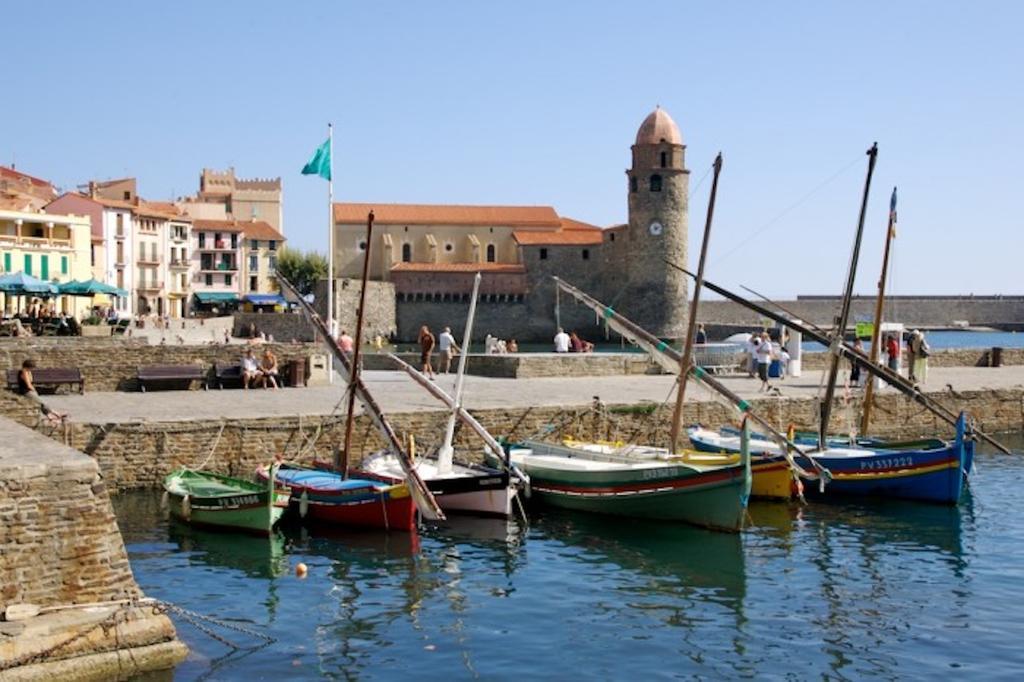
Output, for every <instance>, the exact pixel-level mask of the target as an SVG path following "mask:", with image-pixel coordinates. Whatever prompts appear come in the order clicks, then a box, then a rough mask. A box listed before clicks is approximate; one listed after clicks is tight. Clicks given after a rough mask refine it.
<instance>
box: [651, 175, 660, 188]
mask: <svg viewBox="0 0 1024 682" xmlns="http://www.w3.org/2000/svg"><path fill="white" fill-rule="evenodd" d="M651 191H652V192H660V191H661V176H660V175H652V176H651Z"/></svg>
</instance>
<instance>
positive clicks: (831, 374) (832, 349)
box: [818, 142, 878, 450]
mask: <svg viewBox="0 0 1024 682" xmlns="http://www.w3.org/2000/svg"><path fill="white" fill-rule="evenodd" d="M867 153H868V175H867V177H866V178H865V179H864V194H863V195H862V197H861V201H860V217H859V218H858V219H857V236H856V238H855V239H854V240H853V253H851V254H850V270H849V272H847V274H846V289H845V290H844V291H843V304H842V306H841V308H840V311H839V317H838V318H836V327H835V331H834V332H833V337H832V343H830V344H829V353H830V354H831V356H832V363H831V364H830V365H829V370H828V383H827V384H826V385H825V399H824V400H823V401H822V403H821V419H820V420H819V423H818V448H819V449H821V450H824V449H825V444H826V441H827V436H828V422H829V418H830V417H831V416H832V398H833V397H834V396H835V392H836V378H837V376H838V375H839V357H840V353H839V343H840V342H841V341H842V340H843V334H845V333H846V323H847V322H848V321H849V319H850V299H851V298H852V297H853V283H854V280H856V279H857V261H858V260H859V259H860V244H861V240H862V238H863V236H864V218H865V216H866V215H867V210H868V195H869V194H870V193H871V176H872V175H874V172H875V161H877V160H878V143H877V142H876V143H874V144H873V145H871V149H869V150H868V152H867Z"/></svg>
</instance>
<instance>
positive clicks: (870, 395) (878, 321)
mask: <svg viewBox="0 0 1024 682" xmlns="http://www.w3.org/2000/svg"><path fill="white" fill-rule="evenodd" d="M895 227H896V188H895V187H893V188H892V199H890V200H889V226H888V228H887V229H886V231H885V252H884V253H883V255H882V275H881V276H880V277H879V278H878V298H877V299H876V300H875V325H874V327H872V328H871V349H870V351H869V352H870V356H869V357H870V358H871V362H875V363H877V362H878V356H879V355H880V354H881V353H880V351H881V348H879V343H878V341H879V337H880V336H881V331H882V306H883V304H884V303H885V280H886V278H887V277H888V274H889V249H890V247H891V245H892V238H893V233H894V232H895ZM911 373H913V367H911ZM874 397H875V382H874V381H869V382H868V384H867V386H865V387H864V413H863V414H862V415H861V421H860V432H861V433H864V434H866V433H867V432H868V429H869V428H870V427H871V402H872V400H873V399H874Z"/></svg>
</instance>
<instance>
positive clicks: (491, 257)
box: [487, 244, 494, 263]
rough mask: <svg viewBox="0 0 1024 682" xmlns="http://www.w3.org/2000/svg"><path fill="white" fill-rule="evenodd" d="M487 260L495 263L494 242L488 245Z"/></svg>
mask: <svg viewBox="0 0 1024 682" xmlns="http://www.w3.org/2000/svg"><path fill="white" fill-rule="evenodd" d="M487 262H488V263H493V262H494V244H488V245H487Z"/></svg>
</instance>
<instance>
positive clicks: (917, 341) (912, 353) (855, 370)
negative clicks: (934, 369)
mask: <svg viewBox="0 0 1024 682" xmlns="http://www.w3.org/2000/svg"><path fill="white" fill-rule="evenodd" d="M881 344H882V353H884V355H885V366H886V367H888V368H889V369H890V370H892V371H893V372H896V373H897V374H899V371H900V356H901V355H902V350H901V348H900V340H899V335H898V334H886V335H885V336H884V337H883V338H882V340H881ZM906 346H907V378H908V379H910V381H912V382H914V383H922V384H923V383H924V382H925V381H927V379H928V356H929V355H931V348H930V347H929V346H928V341H927V340H926V339H925V338H924V332H922V331H921V330H920V329H915V330H913V331H912V332H910V334H909V335H908V336H907V343H906ZM853 349H854V350H856V351H858V352H860V353H864V343H863V342H862V341H861V340H860V339H856V340H854V342H853ZM865 354H866V353H865ZM863 380H864V375H863V374H862V372H861V363H859V362H857V361H856V360H851V361H850V385H851V386H860V385H862V381H863Z"/></svg>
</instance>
